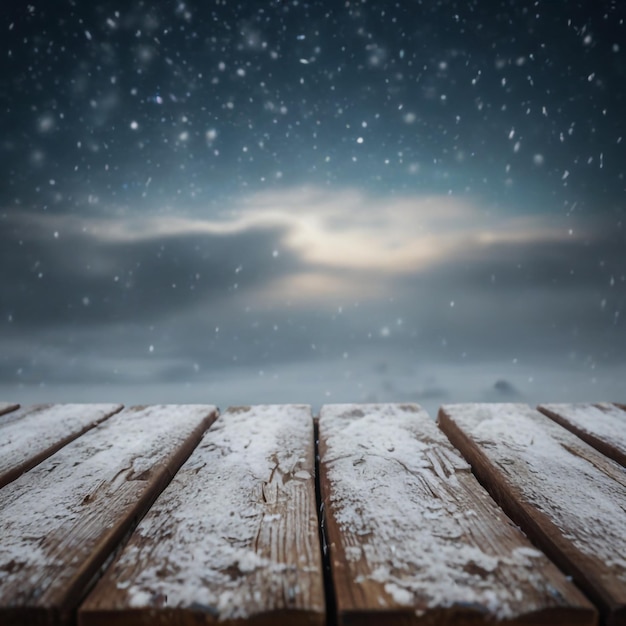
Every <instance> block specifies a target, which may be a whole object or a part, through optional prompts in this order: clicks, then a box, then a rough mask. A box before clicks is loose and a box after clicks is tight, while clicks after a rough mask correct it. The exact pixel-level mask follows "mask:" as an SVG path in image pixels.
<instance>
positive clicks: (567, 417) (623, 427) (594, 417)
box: [539, 402, 626, 467]
mask: <svg viewBox="0 0 626 626" xmlns="http://www.w3.org/2000/svg"><path fill="white" fill-rule="evenodd" d="M539 410H540V411H541V412H542V413H544V414H545V415H547V416H548V417H549V418H551V419H553V420H554V421H555V422H557V423H558V424H561V426H564V427H565V428H567V429H568V430H571V431H572V432H573V433H575V434H576V435H578V436H579V437H580V438H581V439H583V440H584V441H586V442H587V443H588V444H589V445H591V446H593V447H594V448H595V449H596V450H599V451H600V452H602V454H605V455H606V456H608V457H609V458H611V459H614V460H615V461H617V462H618V463H620V464H621V465H623V466H624V467H626V411H624V410H623V409H621V408H620V407H618V406H616V405H615V404H609V403H608V402H602V403H599V404H542V405H540V406H539Z"/></svg>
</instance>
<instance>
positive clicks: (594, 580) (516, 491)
mask: <svg viewBox="0 0 626 626" xmlns="http://www.w3.org/2000/svg"><path fill="white" fill-rule="evenodd" d="M439 423H440V425H441V427H442V428H443V430H444V431H445V432H446V433H447V434H448V436H449V437H450V439H451V441H452V442H453V443H454V445H456V446H457V447H458V448H459V449H460V450H461V451H462V452H463V454H464V455H465V458H466V459H468V460H469V461H470V463H471V464H472V467H473V468H474V472H475V473H476V475H477V476H478V477H479V479H480V481H481V482H482V483H483V484H485V485H486V486H487V487H488V489H489V491H490V492H491V493H492V495H493V496H494V497H495V498H496V499H497V500H498V501H499V502H500V503H501V505H502V506H503V508H504V510H505V511H507V513H508V514H509V515H510V516H511V517H512V518H513V519H514V520H515V521H516V522H517V523H518V524H520V526H521V527H522V528H523V530H524V531H525V532H526V533H527V534H528V535H529V536H530V538H531V539H532V540H533V541H534V542H535V543H536V544H537V545H539V546H541V547H542V548H543V550H544V551H545V552H546V553H547V554H548V555H549V556H550V557H551V558H552V559H553V560H554V561H555V562H556V563H557V564H558V565H559V566H560V567H561V568H562V569H563V570H564V571H565V572H567V573H568V574H570V575H571V576H572V577H573V579H574V581H575V582H576V583H577V584H578V585H579V586H580V587H581V588H582V589H583V590H585V591H586V593H587V594H589V596H590V597H591V598H592V599H593V600H594V602H595V603H596V604H597V605H598V606H599V607H600V608H601V610H602V613H603V616H604V619H605V623H606V624H608V625H617V624H626V470H624V468H623V467H621V466H620V465H618V464H617V463H615V462H614V461H612V460H610V459H608V458H607V457H605V456H604V455H603V454H601V453H600V452H598V451H597V450H595V449H594V448H592V447H591V446H589V445H588V444H586V443H585V442H584V441H582V440H581V439H579V438H578V437H577V436H576V435H574V434H573V433H571V432H569V431H568V430H566V429H565V428H562V427H561V426H559V425H558V424H556V423H555V422H553V421H551V420H550V419H548V418H547V417H546V416H544V415H542V414H541V413H539V412H538V411H535V410H533V409H531V408H529V407H527V406H525V405H517V404H502V405H497V404H495V405H494V404H491V405H489V404H486V405H449V406H444V407H442V408H441V410H440V412H439Z"/></svg>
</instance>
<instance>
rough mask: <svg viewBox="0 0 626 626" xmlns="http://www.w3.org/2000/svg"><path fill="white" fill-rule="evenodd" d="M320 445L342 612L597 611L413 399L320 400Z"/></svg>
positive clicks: (588, 614) (499, 615) (585, 617)
mask: <svg viewBox="0 0 626 626" xmlns="http://www.w3.org/2000/svg"><path fill="white" fill-rule="evenodd" d="M320 455H321V458H320V463H321V466H320V471H321V476H320V478H321V485H322V496H323V500H324V505H325V508H326V519H327V528H328V531H327V532H328V537H327V539H328V544H329V546H330V553H331V563H332V570H333V580H334V584H335V591H336V595H337V608H338V612H339V615H340V619H341V617H342V616H343V617H344V618H345V619H351V618H349V617H347V616H348V615H349V614H350V613H353V614H358V615H363V614H364V613H368V612H370V613H375V612H376V611H387V614H386V615H385V617H384V619H381V623H393V620H394V619H399V620H400V621H401V623H402V624H408V623H416V624H417V623H420V620H422V619H423V620H425V621H427V622H428V623H431V621H432V619H435V616H436V615H440V614H441V613H442V612H443V613H445V614H447V615H448V617H449V618H450V617H451V616H452V615H456V614H459V613H462V614H464V615H466V617H467V618H468V619H476V620H478V621H479V622H480V621H481V620H482V619H484V620H485V622H489V621H490V620H494V619H496V620H498V619H499V620H512V622H511V623H515V624H526V623H532V619H530V620H528V621H525V619H526V618H528V616H531V615H532V614H537V613H538V612H548V613H549V612H554V615H555V616H558V615H565V614H567V615H569V616H570V617H572V616H573V615H576V616H577V619H580V620H581V621H580V622H577V623H589V624H592V623H593V618H594V614H593V610H592V608H591V607H590V605H589V604H588V602H587V601H586V600H585V599H584V597H583V596H582V595H581V594H580V592H578V591H577V590H576V589H575V588H574V587H573V586H572V585H571V584H570V583H568V581H567V580H566V579H565V577H564V576H563V575H562V574H561V573H560V572H559V571H558V570H557V569H556V568H555V567H554V566H553V565H552V564H551V563H550V562H549V561H548V559H547V558H546V557H545V556H544V555H543V554H542V553H541V552H539V551H538V550H536V549H535V548H534V547H533V546H532V545H531V544H530V543H529V542H528V540H527V539H526V538H525V537H524V536H523V535H522V533H521V532H519V530H518V529H517V528H515V527H514V526H513V525H512V524H511V523H510V521H509V520H508V519H507V518H506V516H505V515H504V514H503V513H502V511H501V510H500V509H499V508H498V507H497V506H496V504H495V503H494V502H493V500H492V499H491V498H490V497H489V496H488V494H487V493H486V492H485V490H484V489H483V488H482V487H481V486H480V485H479V484H478V482H477V481H476V479H475V478H474V477H473V475H472V474H471V472H470V467H469V465H468V464H467V463H466V462H465V461H464V460H463V459H462V458H461V457H460V456H459V454H458V453H457V452H456V451H455V450H454V448H453V447H452V446H451V445H450V443H449V442H448V440H447V439H446V438H445V436H444V435H443V434H442V433H441V432H440V431H439V430H438V429H437V427H436V425H435V424H434V422H433V421H432V420H431V419H430V418H429V417H428V415H427V414H426V413H425V412H423V411H422V410H421V409H420V408H419V407H417V406H416V405H331V406H325V407H323V409H322V412H321V415H320ZM399 616H401V617H399ZM402 620H405V621H402ZM428 620H431V621H428Z"/></svg>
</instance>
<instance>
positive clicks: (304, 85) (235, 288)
mask: <svg viewBox="0 0 626 626" xmlns="http://www.w3.org/2000/svg"><path fill="white" fill-rule="evenodd" d="M12 4H13V5H14V6H11V8H9V9H7V10H6V11H5V12H4V14H3V16H2V18H1V19H2V26H1V27H2V32H3V33H4V37H3V39H2V42H1V43H0V63H1V66H0V83H1V89H0V106H1V107H2V116H1V117H0V124H1V133H0V136H1V138H2V139H1V143H0V168H1V171H2V185H1V186H0V263H1V264H2V272H1V274H2V277H1V278H0V341H1V342H2V346H3V349H2V351H1V354H0V389H2V391H3V395H6V396H7V398H6V399H8V400H24V399H25V398H26V399H28V398H33V399H45V398H51V399H55V400H59V399H66V400H68V401H70V400H74V399H88V400H96V399H97V400H100V399H104V398H108V399H116V400H118V399H120V400H122V401H138V402H151V401H157V400H158V401H185V400H189V401H195V400H202V401H211V402H216V403H221V404H228V403H231V402H258V401H290V400H297V401H304V402H312V403H314V404H319V403H321V402H324V401H326V400H327V399H328V398H330V399H331V400H355V401H359V400H364V399H395V400H402V399H412V400H415V399H417V400H422V401H424V402H426V403H431V404H432V406H434V405H435V404H436V403H437V402H439V401H441V402H443V401H453V400H467V399H485V398H487V399H498V398H511V397H518V398H520V399H525V400H528V401H534V400H535V399H542V400H544V399H546V400H555V401H556V400H568V399H590V400H594V399H603V400H611V399H620V398H619V394H620V392H621V391H622V387H623V380H624V373H625V371H626V360H625V357H624V355H625V353H626V350H625V349H626V326H625V322H624V319H623V317H624V313H623V308H624V303H625V300H626V245H625V244H626V241H625V235H624V219H625V218H624V211H625V208H626V207H625V186H626V182H625V179H624V176H625V170H626V166H625V163H626V160H625V152H624V145H625V143H624V142H625V141H626V139H625V138H624V136H625V134H626V133H625V122H624V120H625V119H626V117H625V116H624V114H623V110H624V108H625V106H626V101H625V100H626V99H625V95H626V50H625V46H626V43H624V42H626V36H625V35H626V23H625V19H626V7H624V6H623V4H622V3H620V2H616V1H603V2H597V1H596V2H591V1H589V2H567V3H566V2H539V1H537V2H489V3H487V2H471V1H470V2H467V1H465V2H453V1H447V2H417V1H413V2H408V1H407V2H396V3H388V2H385V3H376V2H302V1H296V2H264V3H251V2H241V3H236V2H217V1H214V2H186V3H185V2H160V3H154V2H153V3H150V2H130V3H129V2H94V3H85V2H71V1H57V2H32V3H30V4H28V3H26V4H21V5H20V6H17V5H18V3H12ZM503 381H504V382H506V384H502V383H503ZM498 382H499V383H500V384H497V383H498ZM78 395H79V396H80V398H77V396H78ZM622 395H623V393H622ZM113 396H115V397H113ZM580 396H582V397H580ZM621 399H622V400H623V398H621ZM429 408H431V407H429ZM431 410H432V408H431Z"/></svg>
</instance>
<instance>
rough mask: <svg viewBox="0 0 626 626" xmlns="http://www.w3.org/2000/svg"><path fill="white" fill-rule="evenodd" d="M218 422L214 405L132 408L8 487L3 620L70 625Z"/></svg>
mask: <svg viewBox="0 0 626 626" xmlns="http://www.w3.org/2000/svg"><path fill="white" fill-rule="evenodd" d="M214 418H215V411H214V408H213V407H208V406H187V407H167V406H160V407H149V408H145V409H142V408H140V407H137V408H132V409H126V410H125V411H123V412H121V413H118V414H117V415H114V416H113V417H111V418H109V419H108V420H106V421H105V422H103V423H102V424H100V425H98V426H96V427H95V428H93V429H92V430H90V431H88V432H87V433H85V434H84V435H82V436H81V437H79V438H78V439H76V440H74V441H72V442H71V443H69V444H67V445H66V446H65V447H63V448H61V449H60V450H59V451H58V452H56V453H55V454H54V455H52V456H51V457H49V458H48V459H47V460H46V461H44V462H42V463H41V464H40V465H38V466H37V467H35V468H33V469H32V470H30V471H29V472H27V473H26V474H23V475H22V476H20V477H19V478H18V479H16V480H15V481H13V482H12V483H10V484H9V485H7V486H5V487H4V488H3V489H2V490H0V624H2V625H3V626H17V625H20V626H24V625H25V624H29V625H30V624H35V625H37V626H39V625H41V626H43V625H45V626H57V625H58V624H66V623H68V622H70V621H71V619H72V617H73V613H74V609H75V607H76V606H77V605H78V603H79V601H80V599H81V597H82V596H83V595H84V593H85V591H86V589H87V587H88V586H89V584H90V581H91V580H92V579H93V577H94V576H95V575H97V573H98V569H99V568H100V567H101V566H102V564H103V563H104V562H105V560H106V559H107V557H109V555H110V554H111V553H112V552H113V550H115V549H116V547H117V546H118V545H119V543H120V541H121V540H122V538H123V537H124V535H125V534H126V533H127V532H128V531H129V530H130V529H131V528H132V526H133V524H134V522H135V520H136V519H137V518H140V517H141V516H142V515H143V514H144V512H145V510H146V509H147V508H148V506H149V505H150V503H151V502H152V501H153V500H154V498H155V497H156V495H157V494H158V493H159V492H160V491H161V490H162V489H163V488H164V487H165V485H166V484H167V483H168V482H169V480H170V478H171V476H172V474H173V473H174V472H176V470H177V469H178V467H179V466H180V465H181V464H182V463H183V461H184V460H186V458H187V457H188V455H189V454H190V453H191V451H192V450H193V448H194V446H195V445H196V444H197V443H198V441H199V440H200V438H201V436H202V433H203V432H204V430H205V429H206V428H207V427H208V425H209V424H210V422H211V421H212V420H213V419H214Z"/></svg>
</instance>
